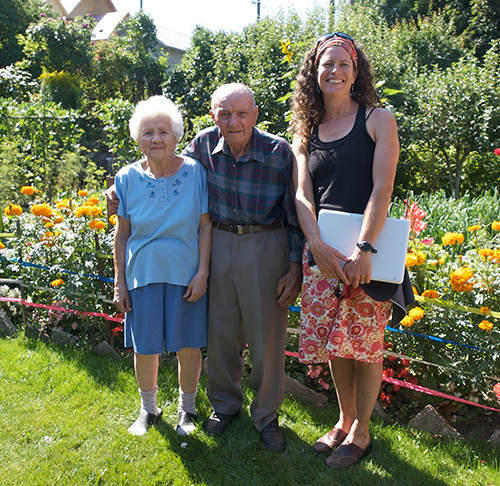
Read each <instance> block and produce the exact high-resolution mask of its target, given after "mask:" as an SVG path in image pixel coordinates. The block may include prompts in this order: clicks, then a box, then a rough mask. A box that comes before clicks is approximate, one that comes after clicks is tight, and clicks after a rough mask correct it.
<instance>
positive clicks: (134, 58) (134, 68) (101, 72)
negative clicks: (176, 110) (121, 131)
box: [86, 12, 167, 103]
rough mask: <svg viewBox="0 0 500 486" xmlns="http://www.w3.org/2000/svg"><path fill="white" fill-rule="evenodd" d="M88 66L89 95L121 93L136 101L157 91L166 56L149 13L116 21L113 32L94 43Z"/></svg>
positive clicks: (105, 96)
mask: <svg viewBox="0 0 500 486" xmlns="http://www.w3.org/2000/svg"><path fill="white" fill-rule="evenodd" d="M92 67H93V68H92V75H91V76H90V77H89V78H88V82H87V83H86V90H87V93H88V96H89V98H90V99H94V100H101V101H105V100H107V99H109V98H118V97H122V98H123V99H126V100H129V101H131V102H133V103H137V102H138V101H140V100H143V99H144V98H147V97H149V96H152V95H156V94H161V85H162V83H163V81H164V79H165V76H166V69H167V57H166V56H165V55H164V53H163V51H162V49H161V48H160V46H159V44H158V41H157V39H156V27H155V24H154V22H153V20H152V19H151V17H149V16H148V15H146V14H144V13H143V12H140V13H138V14H137V15H135V16H133V17H130V18H129V19H127V20H125V21H124V22H122V23H121V24H119V25H118V27H117V34H116V35H114V36H112V37H111V38H110V39H108V40H107V41H106V42H99V43H98V44H96V46H95V51H94V57H93V62H92Z"/></svg>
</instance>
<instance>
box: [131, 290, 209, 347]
mask: <svg viewBox="0 0 500 486" xmlns="http://www.w3.org/2000/svg"><path fill="white" fill-rule="evenodd" d="M186 289H187V287H184V286H181V285H171V284H168V283H154V284H149V285H146V286H144V287H139V288H136V289H134V290H131V291H129V295H130V301H131V304H132V311H130V312H127V314H126V315H125V347H132V346H133V347H134V351H135V352H136V353H138V354H161V353H162V352H163V350H166V351H180V350H181V349H182V348H202V347H204V346H206V345H207V335H208V304H207V294H205V295H203V296H202V297H201V298H200V299H199V300H197V301H196V302H187V301H186V300H185V299H183V298H182V296H183V295H184V293H185V292H186Z"/></svg>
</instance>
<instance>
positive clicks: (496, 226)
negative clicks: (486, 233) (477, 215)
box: [491, 221, 500, 231]
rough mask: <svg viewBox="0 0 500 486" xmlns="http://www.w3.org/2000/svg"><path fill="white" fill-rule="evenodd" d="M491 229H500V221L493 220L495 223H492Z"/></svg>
mask: <svg viewBox="0 0 500 486" xmlns="http://www.w3.org/2000/svg"><path fill="white" fill-rule="evenodd" d="M491 229H492V230H495V231H500V221H493V223H491Z"/></svg>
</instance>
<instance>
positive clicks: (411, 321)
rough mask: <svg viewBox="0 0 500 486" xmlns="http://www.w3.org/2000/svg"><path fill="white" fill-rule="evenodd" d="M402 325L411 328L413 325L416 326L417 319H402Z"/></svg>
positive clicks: (407, 317) (408, 317)
mask: <svg viewBox="0 0 500 486" xmlns="http://www.w3.org/2000/svg"><path fill="white" fill-rule="evenodd" d="M400 324H401V325H402V326H404V327H411V326H413V324H415V319H413V317H411V316H405V317H403V319H401V322H400Z"/></svg>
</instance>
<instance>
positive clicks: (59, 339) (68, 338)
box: [51, 329, 75, 346]
mask: <svg viewBox="0 0 500 486" xmlns="http://www.w3.org/2000/svg"><path fill="white" fill-rule="evenodd" d="M51 337H52V341H53V342H55V343H57V344H62V345H63V346H74V345H75V338H74V337H73V335H72V334H70V333H69V332H66V331H62V330H61V329H52V333H51Z"/></svg>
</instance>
